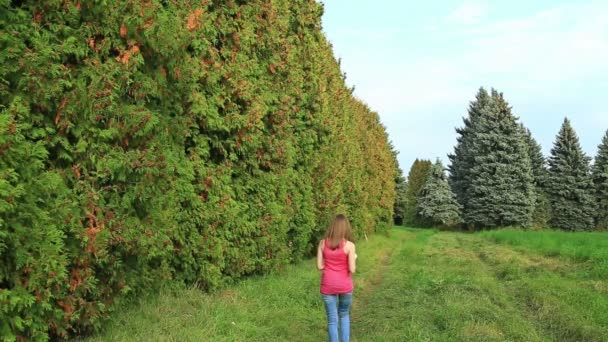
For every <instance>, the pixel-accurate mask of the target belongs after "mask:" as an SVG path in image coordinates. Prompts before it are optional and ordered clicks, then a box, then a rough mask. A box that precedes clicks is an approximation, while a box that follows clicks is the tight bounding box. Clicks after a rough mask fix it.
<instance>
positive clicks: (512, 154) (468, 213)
mask: <svg viewBox="0 0 608 342" xmlns="http://www.w3.org/2000/svg"><path fill="white" fill-rule="evenodd" d="M487 96H488V95H487V93H486V92H485V90H483V89H481V90H480V92H479V93H478V95H477V98H478V100H477V101H476V103H473V104H472V105H471V107H473V108H476V109H477V110H475V111H472V110H469V112H470V114H471V116H470V117H469V120H468V121H466V120H465V127H464V128H462V129H461V130H460V131H458V132H459V133H460V134H461V136H460V139H459V145H457V147H456V151H457V152H459V153H460V156H461V157H460V158H457V156H456V154H455V155H454V156H453V157H452V158H451V159H452V160H453V163H454V162H457V163H455V164H453V167H452V170H453V173H452V175H453V177H452V179H453V184H454V185H455V186H456V188H457V189H458V192H460V200H461V201H462V202H460V203H461V204H462V205H463V218H464V220H465V222H466V223H467V224H469V225H472V226H474V227H478V228H479V227H504V226H512V225H516V226H529V225H530V223H531V221H532V211H533V209H534V185H533V182H534V177H533V174H532V167H531V163H530V158H529V156H528V146H527V144H526V142H525V139H524V136H523V132H522V130H521V127H520V125H519V123H518V121H517V118H516V117H515V116H514V115H513V114H512V113H511V107H510V106H509V105H508V103H507V102H506V101H505V99H504V97H503V95H502V94H501V93H498V92H497V91H496V90H494V89H492V92H491V95H490V96H489V98H488V97H487ZM480 104H481V106H480ZM467 123H468V124H469V125H468V126H466V124H467Z"/></svg>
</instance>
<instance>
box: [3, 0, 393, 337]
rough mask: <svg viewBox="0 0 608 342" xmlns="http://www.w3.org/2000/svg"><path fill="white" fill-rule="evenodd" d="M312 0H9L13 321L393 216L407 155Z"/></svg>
mask: <svg viewBox="0 0 608 342" xmlns="http://www.w3.org/2000/svg"><path fill="white" fill-rule="evenodd" d="M322 12H323V7H322V5H321V4H319V3H317V2H316V1H313V0H293V1H268V0H252V1H237V0H226V1H216V0H205V1H163V0H136V1H118V0H106V1H77V0H66V1H55V0H44V1H39V0H23V1H11V0H0V31H1V32H2V38H1V39H0V65H2V68H0V339H2V340H15V339H19V340H45V339H48V338H49V336H53V337H55V338H58V337H59V338H67V337H69V336H70V335H73V334H82V333H86V332H89V331H92V330H95V329H98V328H99V327H100V324H101V322H102V321H103V319H104V318H105V317H106V316H107V315H108V313H109V312H111V310H112V309H113V308H114V307H117V306H120V305H122V304H123V303H125V300H126V299H127V298H130V297H131V298H132V297H134V296H138V295H140V294H142V293H146V292H150V291H153V290H155V289H157V288H158V287H159V286H161V284H163V283H165V282H167V281H169V280H171V281H179V282H183V283H186V284H190V285H196V286H198V287H200V288H202V289H204V290H213V289H216V288H218V287H220V286H223V285H225V284H228V283H231V282H234V281H237V280H238V279H240V278H242V277H244V276H248V275H252V274H265V273H267V272H270V271H272V270H277V269H281V268H282V267H284V265H285V264H287V263H290V262H295V261H297V260H301V259H302V258H304V257H306V256H308V255H310V253H311V252H312V251H313V250H314V246H315V245H316V243H317V242H318V239H319V238H320V237H321V235H322V233H323V231H324V229H325V227H326V224H327V223H328V222H329V220H330V219H331V218H332V216H333V215H335V214H336V213H337V212H343V213H345V214H347V215H348V216H349V218H350V219H351V221H352V223H353V227H354V230H355V231H354V234H355V237H360V236H364V235H365V234H371V233H373V232H375V231H382V230H385V229H387V227H389V226H390V225H391V223H392V222H391V221H392V216H393V203H394V198H395V189H394V186H393V184H394V178H395V170H396V168H395V164H394V163H395V160H394V156H393V154H392V153H391V146H390V144H389V142H388V137H387V133H386V130H385V127H384V126H383V125H382V124H381V123H380V120H379V117H378V114H377V113H376V112H374V111H372V110H370V109H369V108H368V107H367V106H366V105H365V104H364V103H362V102H361V101H359V100H357V99H356V98H355V97H354V96H353V94H352V92H353V89H352V88H349V87H348V86H346V84H345V75H344V74H343V73H342V71H341V70H340V65H339V61H337V60H336V59H335V58H334V55H333V52H332V48H331V45H330V43H329V42H328V41H327V39H326V38H325V37H324V35H323V33H322V29H321V16H322Z"/></svg>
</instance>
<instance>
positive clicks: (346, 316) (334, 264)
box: [317, 214, 357, 342]
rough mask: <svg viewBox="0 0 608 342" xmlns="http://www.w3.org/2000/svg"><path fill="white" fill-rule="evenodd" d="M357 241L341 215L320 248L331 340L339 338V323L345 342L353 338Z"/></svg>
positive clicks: (330, 228)
mask: <svg viewBox="0 0 608 342" xmlns="http://www.w3.org/2000/svg"><path fill="white" fill-rule="evenodd" d="M356 259H357V254H356V253H355V244H354V243H353V242H352V236H351V227H350V222H348V219H347V218H346V216H344V215H342V214H340V215H337V216H336V217H335V218H334V220H333V222H332V223H331V225H330V226H329V228H328V230H327V232H326V233H325V238H324V239H323V240H322V241H321V242H320V243H319V248H318V250H317V267H318V268H319V270H320V271H321V272H322V273H323V275H322V276H321V295H322V297H323V302H324V303H325V311H326V313H327V334H328V336H329V341H330V342H338V341H339V339H338V323H339V325H340V337H341V340H342V342H348V341H349V340H350V305H351V303H352V299H353V279H352V277H351V275H352V274H353V273H355V267H356V265H355V260H356Z"/></svg>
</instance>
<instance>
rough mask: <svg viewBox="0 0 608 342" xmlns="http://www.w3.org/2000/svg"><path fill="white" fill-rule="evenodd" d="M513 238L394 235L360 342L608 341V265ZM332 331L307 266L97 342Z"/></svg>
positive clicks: (359, 299) (374, 259)
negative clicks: (607, 273)
mask: <svg viewBox="0 0 608 342" xmlns="http://www.w3.org/2000/svg"><path fill="white" fill-rule="evenodd" d="M505 233H507V234H512V235H513V238H512V239H499V238H496V236H492V235H491V234H487V233H482V234H463V233H447V232H436V231H431V230H417V229H393V230H391V231H390V234H389V236H381V235H378V236H374V237H372V238H370V240H369V241H368V242H366V241H360V242H359V243H358V245H357V248H358V254H359V259H358V268H357V269H358V273H357V274H356V275H355V292H354V297H353V298H354V302H353V307H352V312H351V320H352V340H353V341H608V315H607V314H606V313H608V279H607V278H606V277H604V276H603V274H602V273H601V269H600V268H598V267H599V266H598V265H601V264H602V263H603V262H606V259H603V258H602V257H601V256H598V257H593V258H594V259H593V258H587V259H581V258H578V257H574V256H573V255H572V253H569V252H563V253H561V252H547V250H548V248H546V249H543V248H541V246H545V245H543V244H540V245H534V244H531V243H530V244H529V245H526V244H525V243H515V242H512V241H519V240H520V237H518V236H517V234H528V233H535V232H522V231H519V232H517V231H516V232H508V231H506V232H505ZM518 239H519V240H518ZM534 239H535V238H534V236H532V240H534ZM581 239H583V240H580V241H579V240H576V241H577V242H576V244H577V245H578V246H584V244H585V242H584V238H581ZM590 240H594V241H595V239H590ZM522 241H525V239H524V240H522ZM581 241H582V242H581ZM594 241H590V242H589V244H590V245H591V246H596V245H595V242H594ZM564 246H567V243H564ZM601 246H602V245H600V247H601ZM580 248H584V247H580ZM562 249H563V250H568V248H565V249H564V248H562ZM579 254H580V253H579ZM579 254H576V253H575V254H574V255H579ZM598 270H599V271H598ZM598 272H600V273H598ZM325 324H326V323H325V313H324V309H323V305H322V302H321V299H320V295H319V273H318V271H316V269H315V264H314V260H307V261H305V262H302V263H300V264H298V265H294V266H291V267H289V268H288V269H286V270H285V271H284V272H281V273H278V274H273V275H270V276H264V277H255V278H250V279H247V280H245V281H243V282H241V283H239V284H237V285H235V286H232V287H229V288H227V289H225V290H222V291H220V292H217V293H211V294H204V293H201V292H200V291H199V290H197V289H175V290H172V291H170V290H165V291H163V292H162V293H161V294H160V295H158V296H153V297H148V298H145V299H142V300H141V302H140V303H138V304H136V305H133V306H131V307H129V308H124V309H123V310H121V311H119V312H116V313H115V314H114V315H113V317H112V319H111V321H110V322H109V323H108V324H107V325H106V327H105V329H104V331H103V332H102V333H101V334H99V335H97V336H94V337H91V338H89V339H88V340H91V341H324V340H326V331H325Z"/></svg>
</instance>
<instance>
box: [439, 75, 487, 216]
mask: <svg viewBox="0 0 608 342" xmlns="http://www.w3.org/2000/svg"><path fill="white" fill-rule="evenodd" d="M489 102H490V96H489V94H488V92H487V91H486V90H485V89H484V88H483V87H481V88H479V91H478V92H477V95H476V96H475V100H474V101H472V102H471V103H470V104H469V109H468V116H467V117H465V118H463V122H464V126H463V127H460V128H456V133H457V134H458V135H459V136H458V137H457V138H456V140H457V143H456V146H455V147H454V153H453V154H450V155H449V156H448V157H449V159H450V165H449V166H448V170H449V182H450V185H451V187H452V190H453V191H454V194H455V195H456V198H457V199H458V202H459V203H460V204H461V205H462V207H463V208H464V209H465V210H466V208H467V204H468V198H467V196H466V189H468V188H469V186H470V182H471V178H470V177H469V170H470V169H471V168H472V167H473V164H474V156H473V155H472V154H471V153H469V148H470V145H471V143H472V138H473V131H474V129H475V128H474V127H475V125H476V124H477V122H478V121H479V120H480V118H481V117H482V116H483V112H484V110H485V107H486V106H487V105H488V104H489Z"/></svg>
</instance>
